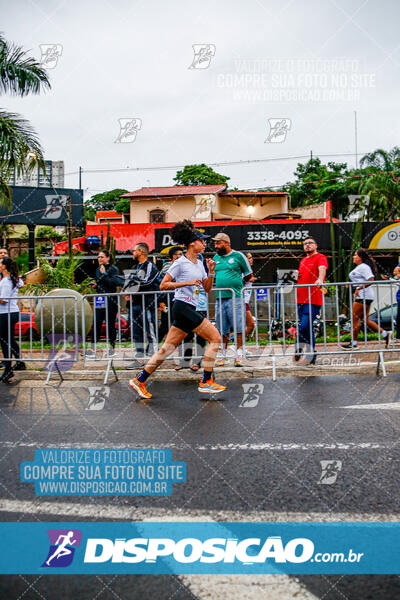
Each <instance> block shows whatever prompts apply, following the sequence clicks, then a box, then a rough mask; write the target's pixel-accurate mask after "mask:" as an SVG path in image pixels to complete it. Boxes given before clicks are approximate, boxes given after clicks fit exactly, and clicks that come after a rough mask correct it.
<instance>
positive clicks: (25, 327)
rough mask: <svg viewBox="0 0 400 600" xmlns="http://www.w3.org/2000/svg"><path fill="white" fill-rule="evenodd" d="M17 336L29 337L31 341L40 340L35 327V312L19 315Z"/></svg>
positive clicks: (16, 329)
mask: <svg viewBox="0 0 400 600" xmlns="http://www.w3.org/2000/svg"><path fill="white" fill-rule="evenodd" d="M14 331H15V336H16V337H17V338H18V337H19V336H20V334H21V337H27V338H28V339H29V340H30V339H31V336H32V339H33V340H38V339H40V336H39V332H38V330H37V329H36V325H35V313H33V312H21V313H19V321H17V322H16V323H15V329H14Z"/></svg>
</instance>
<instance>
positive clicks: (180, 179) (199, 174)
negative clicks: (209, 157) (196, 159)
mask: <svg viewBox="0 0 400 600" xmlns="http://www.w3.org/2000/svg"><path fill="white" fill-rule="evenodd" d="M229 179H230V177H226V176H225V175H220V174H219V173H216V172H215V171H214V169H212V168H211V167H207V165H205V164H204V163H202V164H201V165H186V167H184V168H183V170H182V171H178V172H177V173H176V176H175V177H174V181H176V185H218V184H219V183H220V184H222V185H223V184H224V183H226V182H227V181H228V180H229Z"/></svg>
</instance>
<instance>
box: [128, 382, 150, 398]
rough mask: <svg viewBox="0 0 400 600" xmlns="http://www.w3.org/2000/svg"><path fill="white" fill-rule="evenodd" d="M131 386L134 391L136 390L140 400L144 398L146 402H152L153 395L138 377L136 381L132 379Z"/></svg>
mask: <svg viewBox="0 0 400 600" xmlns="http://www.w3.org/2000/svg"><path fill="white" fill-rule="evenodd" d="M129 385H130V386H131V388H132V389H133V390H135V392H136V393H137V394H138V395H139V396H140V398H143V399H144V400H150V398H152V397H153V395H152V394H150V392H148V391H147V390H146V384H145V383H141V382H140V381H139V380H138V378H137V377H135V379H130V380H129Z"/></svg>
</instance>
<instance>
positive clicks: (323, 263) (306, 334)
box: [293, 237, 328, 365]
mask: <svg viewBox="0 0 400 600" xmlns="http://www.w3.org/2000/svg"><path fill="white" fill-rule="evenodd" d="M303 246H304V252H305V253H306V256H305V257H304V258H302V260H301V261H300V266H299V276H298V279H297V283H298V284H299V285H305V284H316V285H314V286H313V287H311V286H308V287H298V288H296V301H297V315H298V327H297V339H296V345H295V353H294V357H293V358H294V360H295V361H296V362H298V361H299V360H300V357H301V353H302V352H303V350H304V348H305V347H306V346H307V345H309V346H310V349H311V352H312V356H311V358H307V357H305V359H304V360H305V362H306V363H307V364H309V365H315V362H316V360H317V353H316V351H315V335H314V328H313V323H314V319H315V318H316V316H317V315H318V314H319V311H320V310H321V306H322V304H323V300H322V298H323V296H322V290H321V287H322V284H323V283H324V281H325V277H326V270H327V268H328V260H327V258H326V256H324V255H323V254H321V253H320V252H317V248H318V245H317V242H316V241H315V239H314V238H312V237H308V238H306V239H305V240H304V242H303Z"/></svg>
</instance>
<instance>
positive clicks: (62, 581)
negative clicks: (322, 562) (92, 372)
mask: <svg viewBox="0 0 400 600" xmlns="http://www.w3.org/2000/svg"><path fill="white" fill-rule="evenodd" d="M221 383H222V381H221ZM226 383H227V385H228V390H227V391H226V392H225V393H224V394H221V396H222V397H221V396H218V401H217V400H211V401H209V400H208V398H207V397H204V396H202V395H200V394H199V393H198V392H197V390H196V387H197V386H196V385H195V384H194V382H185V381H179V382H174V381H167V382H162V381H155V382H154V383H152V384H151V385H149V386H148V387H149V389H151V391H152V393H153V395H154V400H153V401H152V403H151V404H149V405H145V404H142V403H139V402H136V401H135V396H134V394H133V392H132V391H131V389H130V388H129V387H128V384H127V382H117V383H112V384H110V385H108V386H103V385H102V383H100V382H99V383H96V382H92V381H90V382H89V383H88V384H85V383H84V382H81V381H76V382H64V383H63V384H61V385H58V384H53V385H51V386H44V385H43V384H42V383H41V382H35V381H31V382H28V381H24V382H21V383H20V384H17V385H15V386H14V387H6V386H2V387H1V388H0V412H1V419H0V481H1V488H0V489H1V491H0V519H1V520H2V521H15V520H22V521H32V520H36V519H38V520H40V521H65V520H71V521H82V520H83V521H85V520H125V519H126V520H131V519H138V520H140V519H143V518H146V519H148V518H150V519H151V518H160V515H161V517H162V518H165V519H166V520H168V519H173V518H174V517H176V516H179V518H182V519H187V520H191V519H193V518H198V519H200V520H201V519H202V518H213V519H217V520H243V521H246V520H277V519H279V520H304V519H305V518H309V516H310V515H311V516H312V517H313V518H314V517H315V518H314V520H316V518H324V519H329V520H343V519H346V520H360V519H363V520H375V519H376V518H377V515H378V518H385V519H395V518H396V515H398V514H400V499H399V498H400V496H399V487H400V486H399V482H398V472H399V461H400V445H399V441H400V437H399V431H400V387H399V383H400V374H399V375H398V374H393V375H390V376H388V377H387V378H381V379H378V378H376V377H375V376H361V375H359V376H355V375H348V376H336V377H307V378H280V379H278V380H277V381H276V382H272V380H271V379H256V380H251V381H249V380H243V382H242V381H241V380H238V379H234V380H231V381H227V382H226ZM249 385H251V386H252V390H249V389H248V387H246V386H249ZM96 387H97V388H98V390H97V393H96V390H94V389H92V388H96ZM115 446H118V447H131V448H135V447H143V448H146V447H152V448H171V449H172V450H173V457H174V460H184V461H186V463H187V482H186V483H179V484H174V491H173V494H172V496H167V497H160V498H156V497H135V498H132V497H130V498H126V497H125V498H111V499H110V498H101V497H100V498H90V499H88V498H79V497H78V498H76V497H55V498H39V499H37V497H36V496H35V494H34V490H33V485H32V484H27V483H21V482H20V481H19V465H20V462H21V461H24V460H33V454H34V450H35V449H36V448H45V447H65V448H68V447H92V448H104V447H115ZM321 461H336V463H335V464H336V465H337V469H338V470H337V478H336V481H335V482H334V483H331V484H326V485H323V484H322V483H321V481H323V479H322V480H321V477H322V476H323V472H322V468H321ZM286 579H287V580H288V581H289V580H291V581H293V585H297V586H300V587H299V589H300V588H301V590H303V591H304V593H305V594H306V595H305V596H304V598H306V597H307V598H323V599H324V600H334V599H336V598H337V599H341V600H343V598H347V599H349V600H350V599H351V600H353V599H357V600H358V599H359V598H360V599H361V598H363V599H364V598H365V599H367V598H374V599H375V600H377V599H381V598H382V599H383V598H385V599H391V600H392V599H393V598H400V579H399V578H398V577H397V576H390V577H389V576H358V577H353V576H352V577H346V576H345V577H342V576H330V577H327V576H299V577H297V578H289V577H288V578H286ZM214 580H215V578H214ZM214 580H213V577H212V576H209V577H208V579H207V581H208V583H207V589H208V593H209V594H210V595H208V596H207V595H204V592H203V591H202V590H201V586H200V587H199V586H198V585H197V583H196V581H195V580H190V578H189V579H187V578H182V577H172V576H152V577H149V576H124V577H122V576H118V577H115V576H102V577H94V576H79V577H78V576H75V577H74V576H63V577H61V576H46V577H38V576H23V577H20V576H13V577H11V576H3V577H0V590H1V592H2V593H1V596H0V597H4V598H7V599H10V600H14V599H15V600H16V599H17V598H23V597H24V598H28V599H29V600H30V599H31V598H32V599H35V600H36V598H38V599H39V598H40V599H41V600H43V599H45V600H53V599H54V600H55V598H60V597H63V598H65V599H66V600H69V599H71V600H72V599H75V598H77V597H79V598H80V599H86V598H88V599H89V598H95V597H96V598H99V599H100V600H103V599H105V598H110V599H111V598H121V599H123V600H134V599H136V598H139V597H140V598H159V599H161V600H163V599H165V600H167V599H172V598H182V599H186V598H192V599H193V598H199V599H201V598H203V597H209V598H213V597H214V598H217V597H219V594H220V593H222V592H220V591H218V590H219V588H218V589H217V588H216V591H215V593H212V592H210V589H212V586H213V581H214ZM282 585H283V587H282V588H281V590H280V592H279V595H278V596H276V597H280V598H282V599H284V600H285V599H286V598H292V597H293V598H301V597H302V596H300V595H296V593H297V592H295V591H293V590H291V589H289V588H287V589H286V588H285V585H286V583H285V582H283V584H282ZM235 586H236V587H235ZM224 589H225V593H224V597H225V598H228V599H229V598H235V597H236V594H237V597H238V598H239V597H246V595H244V596H243V593H242V591H241V588H240V587H239V585H238V583H237V582H235V583H234V585H233V587H232V590H231V591H230V592H229V593H226V590H227V588H226V587H225V588H224ZM246 589H248V590H250V587H249V586H247V588H246ZM235 590H236V592H235ZM271 590H272V587H271V579H270V578H269V579H268V580H267V579H265V582H264V583H262V582H260V584H259V587H258V589H257V594H258V595H257V597H258V598H264V597H265V598H272V597H273V598H275V596H272V595H271V593H270V592H271ZM285 590H286V591H285ZM247 593H248V592H246V594H247ZM249 593H250V592H249ZM299 593H300V592H299ZM307 594H308V595H307ZM221 597H222V596H221ZM248 597H249V598H250V597H251V598H252V597H253V596H248Z"/></svg>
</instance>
